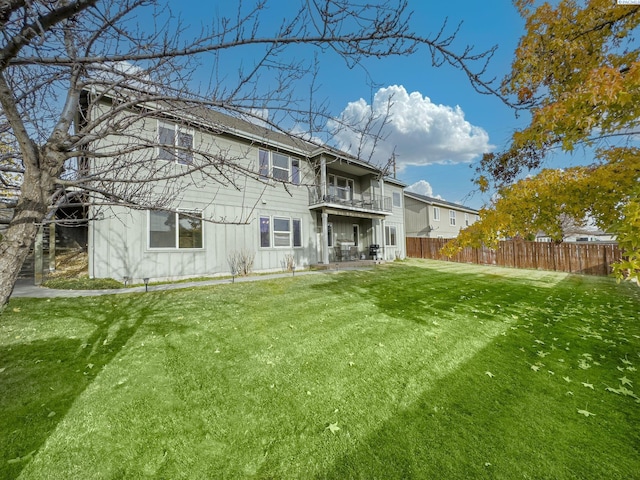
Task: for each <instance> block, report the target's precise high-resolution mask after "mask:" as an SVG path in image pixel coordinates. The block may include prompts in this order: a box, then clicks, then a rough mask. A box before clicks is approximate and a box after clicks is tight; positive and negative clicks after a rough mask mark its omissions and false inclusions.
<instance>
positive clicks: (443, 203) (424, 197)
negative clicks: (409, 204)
mask: <svg viewBox="0 0 640 480" xmlns="http://www.w3.org/2000/svg"><path fill="white" fill-rule="evenodd" d="M404 196H405V197H409V198H413V199H415V200H419V201H421V202H424V203H428V204H430V205H438V206H443V207H453V208H455V209H457V210H461V211H463V212H468V213H475V214H477V213H479V212H478V210H475V209H473V208H470V207H466V206H464V205H460V204H459V203H453V202H447V201H445V200H440V199H439V198H434V197H428V196H427V195H420V194H419V193H413V192H408V191H406V190H405V191H404Z"/></svg>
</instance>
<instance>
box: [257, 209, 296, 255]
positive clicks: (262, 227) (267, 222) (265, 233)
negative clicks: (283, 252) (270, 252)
mask: <svg viewBox="0 0 640 480" xmlns="http://www.w3.org/2000/svg"><path fill="white" fill-rule="evenodd" d="M276 221H286V222H287V223H288V226H289V229H288V230H282V229H280V230H277V229H276ZM285 234H286V235H287V238H288V243H287V245H278V244H277V242H276V235H280V238H281V239H282V238H284V235H285ZM258 235H259V246H260V247H259V248H261V249H272V248H273V249H284V248H302V247H303V239H302V218H299V217H290V216H289V217H285V216H281V215H259V217H258ZM265 243H268V245H265Z"/></svg>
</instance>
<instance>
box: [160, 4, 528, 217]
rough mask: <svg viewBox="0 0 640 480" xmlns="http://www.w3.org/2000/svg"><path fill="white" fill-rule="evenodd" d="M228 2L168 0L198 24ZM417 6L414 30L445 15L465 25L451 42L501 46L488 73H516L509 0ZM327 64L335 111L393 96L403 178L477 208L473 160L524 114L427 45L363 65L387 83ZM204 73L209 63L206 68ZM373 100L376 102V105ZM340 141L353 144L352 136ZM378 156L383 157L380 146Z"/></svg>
mask: <svg viewBox="0 0 640 480" xmlns="http://www.w3.org/2000/svg"><path fill="white" fill-rule="evenodd" d="M229 3H235V2H226V1H225V2H223V1H215V0H214V1H212V0H197V1H196V0H190V1H189V2H175V1H172V2H170V4H171V7H172V9H173V11H174V14H180V15H181V17H182V18H183V20H184V21H185V22H187V23H189V24H192V25H194V26H195V25H198V24H199V23H200V22H206V21H207V19H208V18H209V16H211V17H213V15H215V14H216V13H226V14H230V13H232V10H229V9H230V8H231V9H233V7H229V5H228V4H229ZM409 3H410V8H411V9H412V10H413V11H414V15H413V18H412V25H413V29H414V30H415V31H416V32H418V33H419V34H422V35H428V34H429V33H435V32H437V31H438V30H439V28H440V26H441V25H442V22H443V21H444V20H445V19H447V20H448V24H449V26H450V29H453V28H455V27H456V26H457V24H458V23H459V22H463V23H462V27H461V29H460V31H459V33H458V36H457V39H456V41H455V43H454V49H456V48H457V49H458V51H460V50H461V49H463V48H464V47H465V45H467V44H469V45H473V46H474V47H475V49H476V50H478V51H483V50H487V49H489V48H491V47H493V46H494V45H497V46H498V50H497V52H496V53H495V55H494V57H493V59H492V61H491V63H490V66H489V75H490V76H495V77H497V81H498V82H499V81H500V79H501V78H502V77H503V76H504V75H505V74H506V73H507V72H508V71H509V69H510V65H511V61H512V59H513V52H514V50H515V48H516V46H517V43H518V40H519V38H520V36H521V35H522V34H523V28H524V22H523V20H522V19H521V18H520V17H519V16H518V14H517V12H516V10H515V8H514V7H513V5H512V4H511V2H510V1H508V0H492V1H489V2H479V1H477V0H458V1H457V2H445V1H437V2H436V1H429V0H409ZM294 4H297V2H296V1H294V0H291V1H287V0H269V2H268V5H269V11H268V12H267V13H266V14H265V16H264V19H262V20H261V22H262V24H263V26H264V25H268V24H269V22H278V21H279V20H280V19H282V18H283V17H285V16H286V15H287V14H290V12H291V8H292V5H294ZM319 61H320V68H321V71H322V72H323V74H322V76H321V85H320V90H319V92H318V96H319V97H321V98H326V99H327V101H328V102H329V108H330V111H331V113H332V114H333V115H335V116H339V115H347V116H348V115H357V114H358V113H359V112H361V111H362V110H366V109H368V108H375V106H376V99H377V101H378V103H383V102H384V100H385V99H386V98H388V96H389V95H391V94H393V102H394V111H393V120H392V125H391V126H390V127H389V128H390V130H389V132H388V134H389V136H388V141H387V144H386V145H382V146H380V149H379V150H380V151H379V152H378V153H379V158H383V157H384V155H388V153H389V152H390V151H391V150H392V149H394V148H395V151H396V153H397V155H398V157H397V161H398V165H399V171H398V178H399V179H400V180H402V181H403V182H405V183H407V184H408V185H416V187H415V188H418V190H417V191H419V192H420V193H424V194H427V195H431V196H436V197H441V198H443V199H445V200H447V201H452V202H460V203H464V204H466V205H468V206H470V207H473V208H480V207H481V206H482V205H483V203H484V202H486V201H487V200H488V198H487V197H486V196H485V197H483V196H481V195H480V194H479V193H475V194H474V193H473V192H474V190H475V187H474V185H473V183H472V178H473V175H474V168H473V162H474V161H477V160H479V158H480V156H481V154H482V152H483V151H487V150H489V151H491V150H493V151H497V150H500V149H501V148H504V147H505V146H506V145H507V143H508V142H509V138H510V136H511V134H512V132H513V131H514V130H515V129H516V128H518V127H519V126H520V127H521V126H523V125H524V124H525V122H526V120H527V119H526V116H525V117H524V118H516V116H515V115H514V112H513V111H512V110H510V109H509V108H508V107H507V106H505V105H504V104H503V103H502V102H501V101H500V100H499V99H497V98H495V97H492V96H484V95H480V94H478V93H477V92H476V91H475V90H474V89H473V88H472V87H471V85H470V84H469V82H468V80H467V78H466V76H465V75H464V74H463V73H462V72H461V71H459V70H456V69H454V68H453V67H449V66H444V67H440V68H433V67H432V66H431V64H430V57H429V53H428V51H426V50H421V51H418V52H417V53H416V54H414V55H412V56H409V57H399V58H383V59H371V60H368V61H367V62H366V63H365V64H364V66H365V67H366V69H367V71H368V72H369V74H370V76H371V77H372V78H373V80H374V81H375V82H376V86H379V87H380V88H379V89H378V88H375V89H373V90H372V89H371V86H370V85H369V84H368V83H367V76H366V75H365V73H364V71H363V70H362V69H361V68H357V67H356V68H354V69H348V68H347V67H346V66H345V64H344V61H342V60H341V59H340V58H338V57H337V56H335V55H332V54H330V53H327V54H323V55H321V56H320V59H319ZM202 69H203V71H202V75H203V77H206V76H207V75H208V73H209V72H206V71H204V70H206V67H205V66H203V67H202ZM372 104H373V106H372ZM337 140H338V141H339V142H340V141H342V146H343V147H344V148H345V149H346V148H348V147H347V146H348V145H349V138H343V139H337ZM374 158H376V156H375V154H374Z"/></svg>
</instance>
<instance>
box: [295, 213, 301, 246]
mask: <svg viewBox="0 0 640 480" xmlns="http://www.w3.org/2000/svg"><path fill="white" fill-rule="evenodd" d="M293 246H294V247H301V246H302V221H301V220H300V219H299V218H294V219H293Z"/></svg>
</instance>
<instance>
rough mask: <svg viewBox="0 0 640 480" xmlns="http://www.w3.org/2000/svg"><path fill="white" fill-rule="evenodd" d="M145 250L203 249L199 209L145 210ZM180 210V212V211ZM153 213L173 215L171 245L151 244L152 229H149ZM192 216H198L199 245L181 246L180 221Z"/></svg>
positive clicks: (201, 222)
mask: <svg viewBox="0 0 640 480" xmlns="http://www.w3.org/2000/svg"><path fill="white" fill-rule="evenodd" d="M147 212H148V213H147V250H152V251H158V250H172V251H194V250H204V245H205V243H204V222H203V219H202V211H201V210H178V211H177V212H168V211H165V210H147ZM181 212H182V213H181ZM154 213H163V214H166V215H167V218H168V217H169V216H173V224H172V225H173V230H174V232H173V237H174V238H173V245H164V246H157V247H156V246H152V245H151V243H152V239H151V236H152V231H151V227H152V225H151V223H152V222H151V217H152V215H153V214H154ZM193 216H198V217H199V221H200V241H199V243H200V246H196V247H182V246H180V245H181V239H182V238H184V237H183V236H181V234H180V233H181V226H180V221H181V220H184V219H192V217H193Z"/></svg>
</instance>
